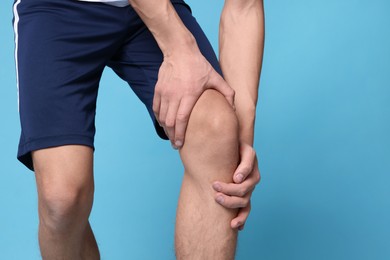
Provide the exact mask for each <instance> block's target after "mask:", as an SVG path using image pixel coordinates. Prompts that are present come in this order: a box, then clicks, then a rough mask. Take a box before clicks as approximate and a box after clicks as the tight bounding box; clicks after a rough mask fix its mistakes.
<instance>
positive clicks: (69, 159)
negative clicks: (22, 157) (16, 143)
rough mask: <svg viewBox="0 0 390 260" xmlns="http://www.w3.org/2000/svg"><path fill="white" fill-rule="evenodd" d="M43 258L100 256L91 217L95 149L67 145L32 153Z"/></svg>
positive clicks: (93, 257)
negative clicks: (90, 220) (90, 222)
mask: <svg viewBox="0 0 390 260" xmlns="http://www.w3.org/2000/svg"><path fill="white" fill-rule="evenodd" d="M32 157H33V162H34V168H35V175H36V182H37V189H38V210H39V245H40V249H41V254H42V258H43V259H50V260H53V259H66V260H67V259H69V260H78V259H99V251H98V247H97V244H96V241H95V238H94V235H93V233H92V229H91V226H90V224H89V222H88V217H89V214H90V212H91V208H92V202H93V193H94V181H93V150H92V148H90V147H88V146H82V145H66V146H59V147H54V148H47V149H42V150H37V151H34V152H33V153H32Z"/></svg>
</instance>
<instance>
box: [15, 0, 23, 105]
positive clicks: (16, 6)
mask: <svg viewBox="0 0 390 260" xmlns="http://www.w3.org/2000/svg"><path fill="white" fill-rule="evenodd" d="M21 1H22V0H17V1H16V2H15V4H14V8H13V9H14V33H15V65H16V94H17V98H18V111H19V71H18V41H19V35H18V23H19V14H18V5H19V4H20V2H21Z"/></svg>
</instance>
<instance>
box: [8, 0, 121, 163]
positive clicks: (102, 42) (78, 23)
mask: <svg viewBox="0 0 390 260" xmlns="http://www.w3.org/2000/svg"><path fill="white" fill-rule="evenodd" d="M125 11H126V10H125V9H121V8H115V7H112V6H109V5H104V4H98V3H87V2H80V1H73V0H22V1H16V2H15V6H14V14H15V16H14V17H15V21H14V29H15V40H16V50H15V58H16V66H17V76H18V97H19V113H20V120H21V128H22V131H21V136H20V142H19V149H18V159H19V160H20V161H21V162H22V163H24V164H25V165H26V166H27V167H28V168H30V169H31V170H33V163H32V159H31V151H34V150H39V149H44V148H48V147H54V146H60V145H68V144H80V145H88V146H90V147H93V138H94V134H95V125H94V120H95V107H96V99H97V90H98V84H99V80H100V76H101V73H102V71H103V68H104V66H105V65H106V63H107V60H108V59H109V57H111V56H112V55H113V53H114V52H115V50H116V48H118V46H120V43H119V40H120V39H121V38H123V34H124V31H125V30H124V28H126V27H125V26H124V25H122V24H124V23H125V21H123V20H122V19H121V18H120V17H121V16H122V17H124V15H125ZM118 12H120V13H118ZM121 25H122V26H121Z"/></svg>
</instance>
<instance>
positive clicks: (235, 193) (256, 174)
mask: <svg viewBox="0 0 390 260" xmlns="http://www.w3.org/2000/svg"><path fill="white" fill-rule="evenodd" d="M240 157H241V161H240V164H239V165H238V167H237V169H236V171H235V172H234V175H233V181H234V182H233V183H223V182H219V181H216V182H214V183H213V188H214V190H216V191H217V193H216V195H215V200H216V201H217V202H218V203H219V204H221V205H222V206H224V207H226V208H230V209H234V208H239V211H238V215H237V217H235V218H234V219H233V220H232V221H231V222H230V226H231V227H232V228H238V229H239V230H242V229H243V228H244V225H245V221H246V219H247V218H248V215H249V212H250V210H251V203H250V198H251V196H252V192H253V190H254V188H255V186H256V184H258V183H259V182H260V178H261V177H260V171H259V168H258V163H257V157H256V152H255V150H254V149H253V148H252V147H251V146H250V145H248V144H244V143H242V144H241V145H240Z"/></svg>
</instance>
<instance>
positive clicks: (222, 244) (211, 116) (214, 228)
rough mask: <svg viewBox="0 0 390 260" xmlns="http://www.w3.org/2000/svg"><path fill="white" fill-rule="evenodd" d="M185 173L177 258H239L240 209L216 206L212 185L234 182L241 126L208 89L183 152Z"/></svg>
mask: <svg viewBox="0 0 390 260" xmlns="http://www.w3.org/2000/svg"><path fill="white" fill-rule="evenodd" d="M180 155H181V158H182V161H183V164H184V168H185V173H184V178H183V183H182V187H181V192H180V198H179V205H178V209H177V220H176V233H175V248H176V255H177V259H185V260H191V259H194V260H197V259H199V260H205V259H206V260H207V259H212V260H219V259H220V260H229V259H234V254H235V248H236V240H237V231H236V230H233V229H231V227H230V221H231V220H232V219H233V218H234V217H235V216H236V214H237V210H229V209H226V208H223V207H222V206H221V205H219V204H218V203H216V202H215V200H214V194H215V191H214V190H213V189H212V183H213V182H214V181H216V180H221V181H226V182H231V181H232V176H233V172H234V170H235V169H236V166H237V163H238V160H239V153H238V123H237V118H236V116H235V113H234V111H233V110H232V108H231V106H230V105H229V104H228V103H227V101H226V99H225V98H224V97H223V96H222V95H221V94H220V93H218V92H216V91H214V90H207V91H206V92H204V93H203V95H202V96H201V97H200V99H199V100H198V102H197V103H196V105H195V107H194V109H193V111H192V113H191V116H190V120H189V124H188V127H187V131H186V137H185V144H184V146H183V148H182V149H181V150H180Z"/></svg>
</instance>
